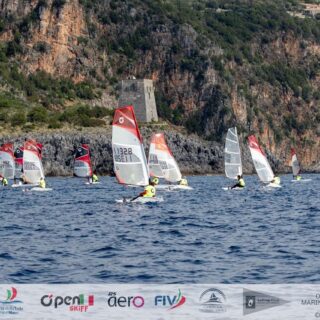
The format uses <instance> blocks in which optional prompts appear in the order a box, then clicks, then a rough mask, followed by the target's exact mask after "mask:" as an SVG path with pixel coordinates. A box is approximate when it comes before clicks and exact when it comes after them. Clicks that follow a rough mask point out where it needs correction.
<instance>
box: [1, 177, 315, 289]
mask: <svg viewBox="0 0 320 320" xmlns="http://www.w3.org/2000/svg"><path fill="white" fill-rule="evenodd" d="M304 177H306V178H312V181H311V182H309V183H292V182H290V180H291V176H283V177H282V181H283V186H284V187H283V188H282V189H273V190H265V189H263V188H261V186H260V185H259V183H258V180H257V178H256V177H255V176H251V177H246V182H247V188H246V190H243V191H233V192H231V191H224V190H222V187H223V186H226V185H228V183H229V184H230V182H229V181H228V180H227V179H226V178H224V177H219V176H211V177H203V176H202V177H200V176H197V177H190V178H189V181H190V184H191V185H192V186H193V187H194V191H184V192H182V191H180V192H179V191H172V192H161V194H162V195H163V197H164V202H162V203H158V204H152V205H142V204H130V205H122V204H116V203H115V199H121V198H122V197H123V196H134V195H135V194H136V193H137V192H138V191H139V190H138V189H135V188H125V187H122V186H120V185H118V184H116V183H115V180H114V178H111V177H104V178H102V182H103V183H102V184H101V185H95V186H88V185H85V184H84V181H83V180H81V179H76V178H49V179H48V184H50V187H52V188H54V190H53V191H52V192H48V193H33V192H22V190H18V189H12V188H7V189H0V197H1V210H0V211H1V224H0V241H1V242H0V243H1V244H0V265H1V273H0V282H1V283H5V282H17V283H82V282H90V283H100V282H106V283H114V282H117V283H118V282H119V283H120V282H121V283H138V282H139V283H142V282H152V283H155V282H159V283H178V282H179V283H250V282H251V283H288V282H290V283H307V282H308V283H309V282H310V283H311V282H319V281H320V274H319V260H320V246H319V243H320V234H319V227H320V216H319V215H320V200H319V181H320V176H319V175H305V176H304ZM158 193H159V194H160V192H158Z"/></svg>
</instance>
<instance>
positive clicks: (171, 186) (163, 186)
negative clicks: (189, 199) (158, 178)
mask: <svg viewBox="0 0 320 320" xmlns="http://www.w3.org/2000/svg"><path fill="white" fill-rule="evenodd" d="M156 189H158V190H167V191H172V190H193V188H192V187H190V186H180V185H178V184H159V185H157V186H156Z"/></svg>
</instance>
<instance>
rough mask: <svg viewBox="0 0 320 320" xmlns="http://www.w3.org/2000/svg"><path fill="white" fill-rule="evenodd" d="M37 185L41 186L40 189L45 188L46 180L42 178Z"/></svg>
mask: <svg viewBox="0 0 320 320" xmlns="http://www.w3.org/2000/svg"><path fill="white" fill-rule="evenodd" d="M39 187H40V188H42V189H45V188H46V182H45V181H44V179H43V180H40V182H39Z"/></svg>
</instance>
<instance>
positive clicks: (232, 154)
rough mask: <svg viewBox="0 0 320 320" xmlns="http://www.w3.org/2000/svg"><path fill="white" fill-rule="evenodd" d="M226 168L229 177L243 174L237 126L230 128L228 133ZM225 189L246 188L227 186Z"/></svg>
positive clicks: (225, 153) (232, 177)
mask: <svg viewBox="0 0 320 320" xmlns="http://www.w3.org/2000/svg"><path fill="white" fill-rule="evenodd" d="M224 170H225V174H226V177H227V178H229V179H237V178H238V175H240V176H242V162H241V151H240V145H239V139H238V133H237V128H236V127H234V128H230V129H229V130H228V133H227V137H226V143H225V148H224ZM223 189H224V190H242V189H244V188H233V189H231V188H230V187H225V188H223Z"/></svg>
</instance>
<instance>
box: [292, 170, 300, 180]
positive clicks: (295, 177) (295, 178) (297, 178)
mask: <svg viewBox="0 0 320 320" xmlns="http://www.w3.org/2000/svg"><path fill="white" fill-rule="evenodd" d="M293 179H294V180H297V181H299V180H301V179H302V177H301V173H300V170H299V172H298V174H297V175H296V176H293Z"/></svg>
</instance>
